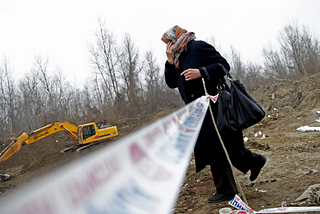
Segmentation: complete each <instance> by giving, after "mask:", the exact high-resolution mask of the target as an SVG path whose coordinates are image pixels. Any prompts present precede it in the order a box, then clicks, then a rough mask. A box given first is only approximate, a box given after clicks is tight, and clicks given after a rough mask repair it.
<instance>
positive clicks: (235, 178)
mask: <svg viewBox="0 0 320 214" xmlns="http://www.w3.org/2000/svg"><path fill="white" fill-rule="evenodd" d="M202 83H203V88H204V91H205V93H206V95H208V92H207V88H206V84H205V81H204V79H203V78H202ZM218 99H219V98H218ZM209 110H210V114H211V118H212V123H213V126H214V128H215V130H216V132H217V135H218V137H219V140H220V143H221V145H222V148H223V151H224V153H225V155H226V157H227V159H228V162H229V164H230V167H231V171H232V175H233V178H234V180H235V181H236V185H237V187H238V189H239V191H240V193H241V196H242V198H243V201H244V202H245V203H246V204H248V202H247V199H246V196H245V195H244V192H243V190H242V187H241V185H240V183H239V180H238V178H237V175H236V174H235V172H234V171H235V170H234V166H233V165H232V163H231V160H230V157H229V154H228V151H227V149H226V147H225V146H224V143H223V140H222V138H221V135H220V132H219V130H218V127H217V124H216V122H215V119H214V116H213V113H212V109H211V104H210V102H209Z"/></svg>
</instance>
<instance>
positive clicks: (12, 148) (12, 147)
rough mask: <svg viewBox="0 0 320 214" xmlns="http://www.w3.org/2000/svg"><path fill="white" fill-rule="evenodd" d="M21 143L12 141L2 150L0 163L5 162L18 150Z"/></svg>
mask: <svg viewBox="0 0 320 214" xmlns="http://www.w3.org/2000/svg"><path fill="white" fill-rule="evenodd" d="M21 144H22V142H18V141H15V140H14V141H12V142H11V143H10V144H9V145H8V146H7V147H6V148H5V149H4V150H2V151H1V153H0V162H1V161H4V160H7V159H8V158H9V157H10V156H11V155H13V154H14V153H16V152H17V151H19V150H20V148H21Z"/></svg>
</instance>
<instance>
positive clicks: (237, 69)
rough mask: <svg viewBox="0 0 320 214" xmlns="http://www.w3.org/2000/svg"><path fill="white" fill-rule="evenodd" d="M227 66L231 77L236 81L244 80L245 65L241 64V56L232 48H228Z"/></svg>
mask: <svg viewBox="0 0 320 214" xmlns="http://www.w3.org/2000/svg"><path fill="white" fill-rule="evenodd" d="M228 61H229V64H230V67H231V71H230V72H231V75H232V76H233V77H234V78H236V79H244V78H245V65H244V63H243V62H242V59H241V54H240V53H239V52H238V51H237V50H236V49H235V48H234V47H233V46H231V47H230V54H229V60H228Z"/></svg>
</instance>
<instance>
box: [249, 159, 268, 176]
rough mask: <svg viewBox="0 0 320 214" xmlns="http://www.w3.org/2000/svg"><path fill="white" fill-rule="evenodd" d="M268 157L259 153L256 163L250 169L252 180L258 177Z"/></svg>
mask: <svg viewBox="0 0 320 214" xmlns="http://www.w3.org/2000/svg"><path fill="white" fill-rule="evenodd" d="M266 161H267V158H266V157H264V156H262V155H257V157H256V160H255V163H254V164H253V166H252V168H251V169H250V171H251V175H250V181H254V180H256V178H257V177H258V175H259V173H260V171H261V169H262V167H263V166H264V165H265V163H266Z"/></svg>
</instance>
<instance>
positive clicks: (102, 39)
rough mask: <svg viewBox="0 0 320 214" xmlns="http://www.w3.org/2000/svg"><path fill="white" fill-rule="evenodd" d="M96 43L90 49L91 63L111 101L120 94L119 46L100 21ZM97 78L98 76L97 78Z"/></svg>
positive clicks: (96, 33)
mask: <svg viewBox="0 0 320 214" xmlns="http://www.w3.org/2000/svg"><path fill="white" fill-rule="evenodd" d="M95 38H96V43H95V45H91V46H90V47H89V51H90V54H91V57H90V62H91V65H92V67H93V68H94V73H95V74H98V75H99V77H100V78H101V82H102V83H103V84H104V88H105V89H106V90H107V92H108V93H107V94H106V95H108V96H109V97H110V99H111V101H112V102H113V101H114V100H115V96H116V95H117V94H118V93H119V85H118V78H119V77H118V74H117V73H118V72H117V69H116V67H117V64H118V63H119V61H118V58H117V49H118V47H117V44H116V39H115V36H114V35H113V34H112V33H111V32H109V30H108V29H107V28H106V26H105V23H103V22H102V21H101V20H99V29H98V30H97V31H96V32H95ZM95 77H96V76H95Z"/></svg>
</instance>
